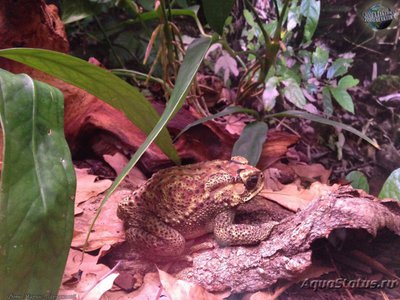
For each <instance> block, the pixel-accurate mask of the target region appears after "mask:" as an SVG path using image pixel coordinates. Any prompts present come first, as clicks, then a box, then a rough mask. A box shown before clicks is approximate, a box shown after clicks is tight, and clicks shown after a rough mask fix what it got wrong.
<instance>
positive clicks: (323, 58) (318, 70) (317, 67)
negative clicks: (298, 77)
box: [312, 47, 329, 79]
mask: <svg viewBox="0 0 400 300" xmlns="http://www.w3.org/2000/svg"><path fill="white" fill-rule="evenodd" d="M328 59H329V51H326V50H324V49H322V48H321V47H317V49H316V50H315V52H314V53H313V55H312V61H313V73H314V75H315V77H317V78H318V79H319V78H321V76H322V75H323V74H324V72H325V68H326V65H327V64H328Z"/></svg>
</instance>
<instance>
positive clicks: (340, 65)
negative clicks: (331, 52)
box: [326, 58, 353, 79]
mask: <svg viewBox="0 0 400 300" xmlns="http://www.w3.org/2000/svg"><path fill="white" fill-rule="evenodd" d="M352 61H353V60H352V59H351V58H338V59H336V60H335V61H334V62H333V64H332V65H331V66H330V67H329V68H328V71H327V73H326V78H328V79H332V78H335V77H338V76H341V75H344V74H346V72H347V70H348V68H349V66H350V64H351V62H352Z"/></svg>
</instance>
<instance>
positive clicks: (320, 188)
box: [259, 182, 337, 212]
mask: <svg viewBox="0 0 400 300" xmlns="http://www.w3.org/2000/svg"><path fill="white" fill-rule="evenodd" d="M335 188H337V185H333V186H328V185H326V184H321V183H319V182H314V183H312V184H311V186H310V188H309V189H302V188H299V187H298V186H297V185H296V184H287V185H284V186H283V189H281V190H280V191H272V190H269V189H263V190H262V191H261V192H260V194H259V195H260V196H263V197H265V198H268V199H270V200H272V201H274V202H276V203H278V204H280V205H282V206H283V207H286V208H287V209H289V210H291V211H294V212H296V211H298V210H299V209H303V208H304V207H306V206H307V204H308V203H309V202H311V200H313V199H315V198H317V197H319V196H320V195H321V194H322V193H325V192H328V191H331V190H333V189H335Z"/></svg>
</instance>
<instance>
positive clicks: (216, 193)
mask: <svg viewBox="0 0 400 300" xmlns="http://www.w3.org/2000/svg"><path fill="white" fill-rule="evenodd" d="M263 186H264V176H263V173H262V172H261V171H260V170H258V169H257V168H255V167H253V166H251V165H249V164H248V161H247V160H246V159H245V158H244V157H240V156H235V157H232V158H231V159H230V160H213V161H207V162H200V163H195V164H191V165H185V166H177V167H172V168H168V169H164V170H161V171H159V172H157V173H155V174H153V176H152V177H151V178H150V179H149V180H148V181H147V182H146V183H144V184H143V185H142V186H141V187H139V188H138V189H137V190H136V191H134V192H133V193H132V194H131V195H130V196H128V197H127V198H125V199H123V200H122V201H121V202H120V203H119V206H118V210H117V215H118V217H119V218H120V219H121V220H123V221H124V226H125V230H126V239H127V241H128V242H130V244H131V245H132V247H133V249H135V250H138V251H139V252H140V253H144V254H146V255H147V256H154V255H156V256H160V257H174V256H175V257H176V256H179V255H181V254H182V253H183V252H184V249H185V243H186V240H189V239H194V238H196V237H199V236H202V235H204V234H207V233H214V236H215V238H216V240H217V242H218V243H219V244H220V245H223V246H228V245H250V244H255V243H258V242H260V241H262V240H264V239H266V238H267V237H268V236H269V234H270V231H271V230H272V228H273V226H274V225H275V224H276V222H270V223H265V224H261V225H257V226H256V225H249V224H234V223H233V221H234V217H235V208H236V207H237V206H238V205H239V204H241V203H245V202H247V201H249V200H251V199H252V198H253V197H254V196H255V195H257V194H258V193H259V192H260V191H261V189H262V188H263Z"/></svg>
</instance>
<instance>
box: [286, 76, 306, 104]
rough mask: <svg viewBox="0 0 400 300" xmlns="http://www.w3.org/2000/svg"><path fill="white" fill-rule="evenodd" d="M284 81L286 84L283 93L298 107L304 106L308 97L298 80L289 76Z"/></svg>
mask: <svg viewBox="0 0 400 300" xmlns="http://www.w3.org/2000/svg"><path fill="white" fill-rule="evenodd" d="M282 82H283V83H284V85H285V88H284V89H283V95H284V96H285V98H286V99H287V100H289V101H290V102H292V103H293V104H294V105H296V106H297V107H299V108H303V107H304V105H306V98H305V97H304V95H303V91H302V90H301V88H300V86H299V85H298V84H297V82H296V81H295V80H294V79H292V78H288V79H286V80H283V81H282Z"/></svg>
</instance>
